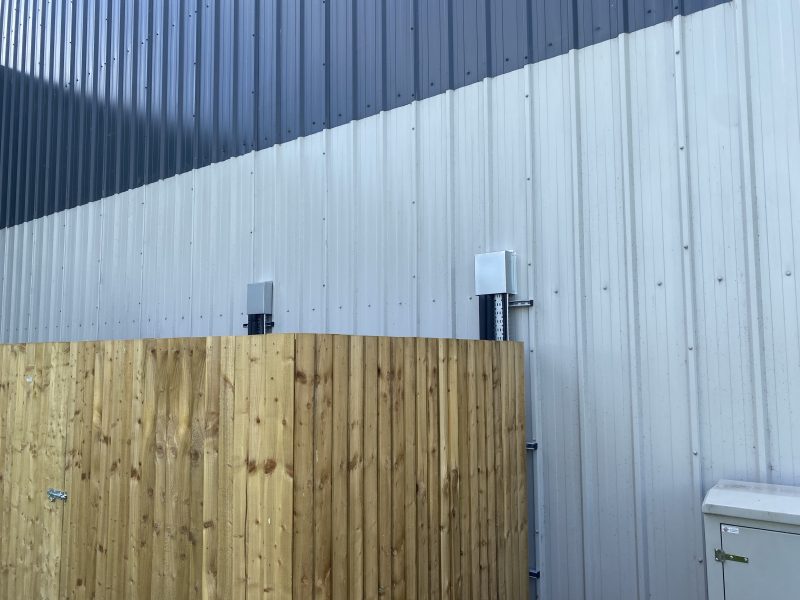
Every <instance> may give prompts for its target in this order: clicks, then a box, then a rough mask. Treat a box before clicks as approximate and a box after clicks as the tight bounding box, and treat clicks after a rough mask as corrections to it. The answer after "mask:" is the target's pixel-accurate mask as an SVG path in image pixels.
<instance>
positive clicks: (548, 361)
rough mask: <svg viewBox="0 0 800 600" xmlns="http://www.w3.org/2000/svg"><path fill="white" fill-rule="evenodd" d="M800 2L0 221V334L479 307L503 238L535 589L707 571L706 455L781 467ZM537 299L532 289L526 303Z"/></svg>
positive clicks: (715, 462) (456, 319) (582, 592)
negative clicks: (262, 308)
mask: <svg viewBox="0 0 800 600" xmlns="http://www.w3.org/2000/svg"><path fill="white" fill-rule="evenodd" d="M798 35H800V6H798V5H797V3H796V2H795V1H794V0H770V1H769V2H756V1H755V0H748V1H747V2H746V3H745V2H741V1H737V2H734V3H733V4H731V5H726V6H722V7H718V8H715V9H712V10H709V11H704V12H701V13H698V14H696V15H692V16H691V17H687V18H685V19H680V20H677V21H675V22H673V23H672V24H665V25H660V26H657V27H654V28H652V29H648V30H645V31H641V32H638V33H636V34H633V35H630V36H624V37H622V38H620V39H619V40H615V41H611V42H607V43H604V44H600V45H598V46H594V47H591V48H587V49H585V50H582V51H579V52H573V53H572V54H570V55H566V56H561V57H557V58H554V59H552V60H549V61H545V62H542V63H539V64H536V65H534V66H531V67H527V68H526V69H524V70H520V71H516V72H513V73H510V74H507V75H504V76H502V77H498V78H496V79H494V80H488V81H486V82H483V83H480V84H476V85H473V86H470V87H468V88H463V89H460V90H458V91H455V92H448V93H446V94H442V95H439V96H436V97H433V98H430V99H428V100H425V101H423V102H420V103H416V104H413V105H410V106H406V107H403V108H400V109H398V110H395V111H392V112H390V113H385V114H381V115H378V116H376V117H372V118H369V119H364V120H361V121H356V122H353V123H350V124H348V125H345V126H342V127H340V128H337V129H334V130H330V131H325V132H322V133H319V134H315V135H313V136H310V137H307V138H301V139H298V140H296V141H293V142H291V143H287V144H284V145H282V146H276V147H274V148H271V149H268V150H264V151H261V152H257V153H254V154H250V155H246V156H243V157H240V158H236V159H233V160H230V161H227V162H225V163H221V164H217V165H213V166H210V167H207V168H205V169H202V170H199V171H195V172H193V173H187V174H184V175H180V176H178V177H174V178H172V179H169V180H166V181H161V182H158V183H155V184H152V185H149V186H147V187H145V188H140V189H138V190H133V191H131V192H126V193H124V194H120V195H118V196H114V197H112V198H108V199H105V200H103V201H101V202H98V203H94V204H88V205H84V206H81V207H79V208H77V209H71V210H68V211H65V212H63V213H58V214H56V215H53V216H50V217H46V218H45V219H40V220H37V221H34V222H30V223H26V224H24V225H21V226H18V227H14V228H11V229H6V230H2V231H0V249H1V251H2V252H3V256H2V257H0V262H1V264H2V269H3V270H2V274H1V275H2V294H3V295H2V298H0V311H1V312H0V339H3V340H6V341H8V340H14V341H16V340H29V339H30V340H33V339H36V340H44V339H90V338H108V337H139V336H145V337H153V336H179V335H206V334H230V333H239V332H242V331H243V329H242V328H241V325H242V323H243V322H244V321H245V318H246V315H245V314H244V305H245V302H244V294H245V284H246V283H248V282H250V281H254V280H260V279H274V281H275V282H276V288H275V306H276V314H275V320H276V322H277V329H278V330H279V331H331V332H346V333H351V332H353V333H359V334H397V335H426V336H460V337H475V336H476V335H477V331H478V324H477V301H476V299H475V297H474V296H473V290H472V257H473V255H474V254H475V253H477V252H483V251H488V250H497V249H505V248H510V249H513V250H515V251H516V252H518V253H519V255H520V264H521V272H520V297H533V298H535V300H536V308H535V310H534V311H519V312H516V311H515V312H514V314H513V317H512V319H513V326H514V331H515V332H516V334H517V336H518V337H519V338H521V339H524V340H525V341H526V342H527V345H528V348H529V349H530V351H531V360H530V361H529V362H528V364H527V367H526V369H527V371H526V372H527V374H528V376H529V377H528V385H529V393H530V397H532V398H533V402H532V403H530V405H529V413H530V414H529V429H530V431H531V432H532V433H531V434H530V437H534V436H535V437H536V438H538V440H539V441H540V443H541V450H540V452H538V453H537V457H536V468H537V480H538V482H539V485H538V486H537V488H536V500H537V503H538V512H537V519H536V526H535V530H536V531H538V550H539V552H538V554H539V557H538V558H539V562H538V565H537V566H538V567H540V568H541V569H542V572H543V578H542V581H541V585H540V587H541V591H542V592H543V596H544V597H547V598H559V599H560V598H609V599H611V598H614V599H616V598H644V597H652V598H664V599H667V598H687V599H690V598H702V597H703V596H704V585H705V582H704V574H703V573H704V565H703V564H701V562H700V561H701V560H702V558H703V548H702V543H701V542H702V540H701V529H700V527H701V518H700V512H699V511H700V502H701V500H702V497H703V493H704V492H705V491H706V490H707V489H708V488H710V487H711V486H712V485H713V484H714V483H715V482H716V481H717V480H718V479H720V478H733V479H750V480H759V481H769V482H776V483H789V484H800V437H798V431H800V408H798V403H797V401H796V393H794V390H796V389H798V387H800V385H799V384H800V342H798V339H800V310H799V309H798V289H797V285H798V284H797V276H798V274H797V273H796V270H797V269H798V268H800V267H799V266H798V262H799V261H798V255H799V254H800V248H798V247H797V246H796V245H795V241H794V240H795V239H800V214H799V213H800V210H798V209H797V208H796V207H795V206H793V201H794V200H795V199H796V198H797V197H798V194H800V174H798V172H797V169H796V168H794V165H797V164H800V108H798V107H800V97H799V96H798V81H797V79H798V69H800V54H799V52H800V50H799V49H798V46H797V44H796V42H795V39H796V38H797V36H798ZM534 316H535V318H533V317H534Z"/></svg>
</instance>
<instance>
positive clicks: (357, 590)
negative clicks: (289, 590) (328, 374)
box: [347, 337, 365, 598]
mask: <svg viewBox="0 0 800 600" xmlns="http://www.w3.org/2000/svg"><path fill="white" fill-rule="evenodd" d="M364 364H365V356H364V338H362V337H352V338H350V360H349V364H348V388H349V401H348V406H347V427H348V432H347V457H348V459H347V486H348V489H347V506H348V514H347V559H348V570H347V582H348V586H347V591H348V593H349V597H351V598H363V597H364V595H365V594H364V512H365V511H364V508H365V507H364V503H365V498H364Z"/></svg>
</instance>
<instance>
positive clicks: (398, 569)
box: [389, 338, 407, 599]
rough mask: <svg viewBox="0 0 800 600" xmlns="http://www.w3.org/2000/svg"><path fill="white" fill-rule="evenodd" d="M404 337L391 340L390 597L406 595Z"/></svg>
mask: <svg viewBox="0 0 800 600" xmlns="http://www.w3.org/2000/svg"><path fill="white" fill-rule="evenodd" d="M403 347H404V344H403V340H402V339H399V338H394V339H392V340H391V363H390V364H391V371H390V378H389V381H390V391H389V393H390V397H391V413H390V419H391V427H390V429H391V436H392V441H391V447H392V450H391V452H392V457H391V462H392V464H391V467H392V491H391V494H392V510H391V515H392V518H391V521H392V542H391V556H392V588H391V590H392V592H391V597H392V598H398V599H399V598H406V597H407V596H406V572H405V566H406V564H405V561H406V555H405V545H406V539H405V537H406V510H405V509H406V506H405V504H406V496H405V487H406V473H405V468H406V462H407V461H406V448H405V392H404V390H405V388H404V385H403V384H404V378H405V371H404V364H403V354H404V352H403Z"/></svg>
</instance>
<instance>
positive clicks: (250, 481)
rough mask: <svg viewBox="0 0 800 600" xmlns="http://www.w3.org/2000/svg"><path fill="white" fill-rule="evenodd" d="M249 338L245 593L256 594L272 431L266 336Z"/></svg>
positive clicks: (260, 573) (258, 591)
mask: <svg viewBox="0 0 800 600" xmlns="http://www.w3.org/2000/svg"><path fill="white" fill-rule="evenodd" d="M248 341H249V352H248V356H249V361H248V375H249V377H248V388H247V398H248V402H249V405H250V411H249V434H248V448H247V511H246V514H247V526H246V530H245V535H246V536H247V539H246V544H245V547H246V557H247V590H246V595H247V597H249V598H254V597H257V596H259V597H260V595H261V591H262V590H263V589H265V588H266V587H267V582H266V581H264V580H263V575H264V572H263V569H262V568H261V564H262V561H263V560H264V559H265V558H266V557H265V556H264V552H263V551H264V548H265V536H264V529H265V522H264V521H265V512H266V506H265V500H266V499H265V497H264V492H265V487H266V486H265V485H264V483H265V482H264V472H263V465H265V464H266V461H267V458H268V455H269V450H268V447H267V446H268V444H269V441H270V440H269V439H268V438H269V436H270V431H269V430H268V429H267V410H268V406H267V404H268V403H267V396H266V393H265V392H266V383H267V382H266V377H265V371H266V366H267V357H266V356H264V354H265V352H264V350H265V341H266V340H265V337H264V336H252V337H250V338H249V339H248Z"/></svg>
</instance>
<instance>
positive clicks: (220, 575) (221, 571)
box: [209, 337, 236, 598]
mask: <svg viewBox="0 0 800 600" xmlns="http://www.w3.org/2000/svg"><path fill="white" fill-rule="evenodd" d="M218 345H219V347H220V350H219V371H218V373H217V374H216V375H212V374H210V375H209V376H213V377H215V378H216V379H218V383H217V385H218V387H219V414H220V425H219V437H220V441H219V457H218V461H217V465H218V466H217V468H218V472H219V481H220V485H219V488H218V489H217V490H216V491H217V493H218V494H219V502H218V516H217V524H218V528H219V535H218V544H219V547H218V548H217V588H216V593H217V597H218V598H224V597H225V596H226V595H228V594H229V592H230V591H231V590H232V589H233V571H234V567H233V477H234V475H233V474H234V470H235V469H234V464H233V431H234V412H235V407H236V387H235V385H236V383H235V381H236V340H235V338H232V337H226V338H221V339H220V340H219V342H218Z"/></svg>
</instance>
